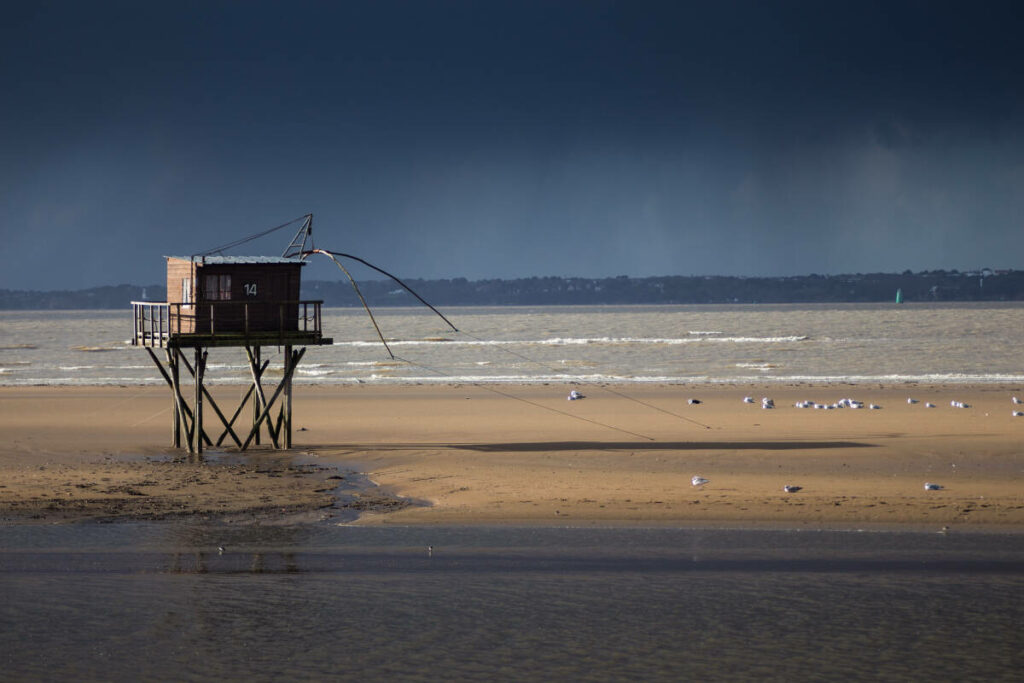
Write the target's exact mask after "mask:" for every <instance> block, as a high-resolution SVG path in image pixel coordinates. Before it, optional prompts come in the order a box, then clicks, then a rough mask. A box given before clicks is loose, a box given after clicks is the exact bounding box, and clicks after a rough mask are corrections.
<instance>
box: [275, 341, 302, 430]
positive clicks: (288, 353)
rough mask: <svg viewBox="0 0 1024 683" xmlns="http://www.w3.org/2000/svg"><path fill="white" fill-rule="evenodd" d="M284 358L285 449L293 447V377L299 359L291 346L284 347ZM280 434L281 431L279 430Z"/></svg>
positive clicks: (282, 405) (283, 414)
mask: <svg viewBox="0 0 1024 683" xmlns="http://www.w3.org/2000/svg"><path fill="white" fill-rule="evenodd" d="M284 358H285V373H284V375H285V379H284V382H285V387H284V402H283V403H282V404H281V414H282V416H283V417H284V425H283V426H282V427H283V429H284V447H285V448H291V447H292V376H293V374H294V373H293V370H294V369H295V367H294V366H295V365H297V364H298V359H297V358H295V355H294V353H293V352H292V347H291V346H285V347H284ZM278 432H280V429H279V430H278Z"/></svg>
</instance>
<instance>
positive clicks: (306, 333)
mask: <svg viewBox="0 0 1024 683" xmlns="http://www.w3.org/2000/svg"><path fill="white" fill-rule="evenodd" d="M131 305H132V329H133V334H132V345H133V346H141V347H147V348H167V349H175V348H206V347H228V346H237V347H259V346H322V345H330V344H333V343H334V340H333V339H330V338H328V337H324V336H323V332H322V327H321V322H322V319H321V307H322V305H323V301H279V302H272V303H269V304H268V303H266V302H258V303H250V302H235V301H209V302H200V303H197V304H193V305H186V304H179V303H167V302H153V301H133V302H131ZM268 307H269V309H270V311H271V315H268V314H267V311H268Z"/></svg>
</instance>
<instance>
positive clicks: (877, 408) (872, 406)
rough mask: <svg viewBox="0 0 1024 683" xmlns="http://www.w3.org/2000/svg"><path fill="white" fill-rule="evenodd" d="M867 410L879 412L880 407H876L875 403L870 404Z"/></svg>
mask: <svg viewBox="0 0 1024 683" xmlns="http://www.w3.org/2000/svg"><path fill="white" fill-rule="evenodd" d="M868 408H869V409H871V410H881V409H882V406H880V405H878V404H877V403H872V404H871V405H869V406H868Z"/></svg>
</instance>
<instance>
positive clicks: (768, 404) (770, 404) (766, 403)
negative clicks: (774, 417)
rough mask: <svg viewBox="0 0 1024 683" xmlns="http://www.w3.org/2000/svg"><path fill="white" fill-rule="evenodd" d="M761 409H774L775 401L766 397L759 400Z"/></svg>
mask: <svg viewBox="0 0 1024 683" xmlns="http://www.w3.org/2000/svg"><path fill="white" fill-rule="evenodd" d="M761 407H762V408H764V409H765V410H771V409H772V408H774V407H775V401H773V400H772V399H770V398H768V397H767V396H766V397H764V398H762V399H761Z"/></svg>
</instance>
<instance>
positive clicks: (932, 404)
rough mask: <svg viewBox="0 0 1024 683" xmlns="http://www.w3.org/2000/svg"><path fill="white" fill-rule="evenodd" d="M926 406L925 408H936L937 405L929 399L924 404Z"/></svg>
mask: <svg viewBox="0 0 1024 683" xmlns="http://www.w3.org/2000/svg"><path fill="white" fill-rule="evenodd" d="M924 407H925V408H934V407H935V404H934V403H932V402H930V401H929V402H928V403H925V404H924Z"/></svg>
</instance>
